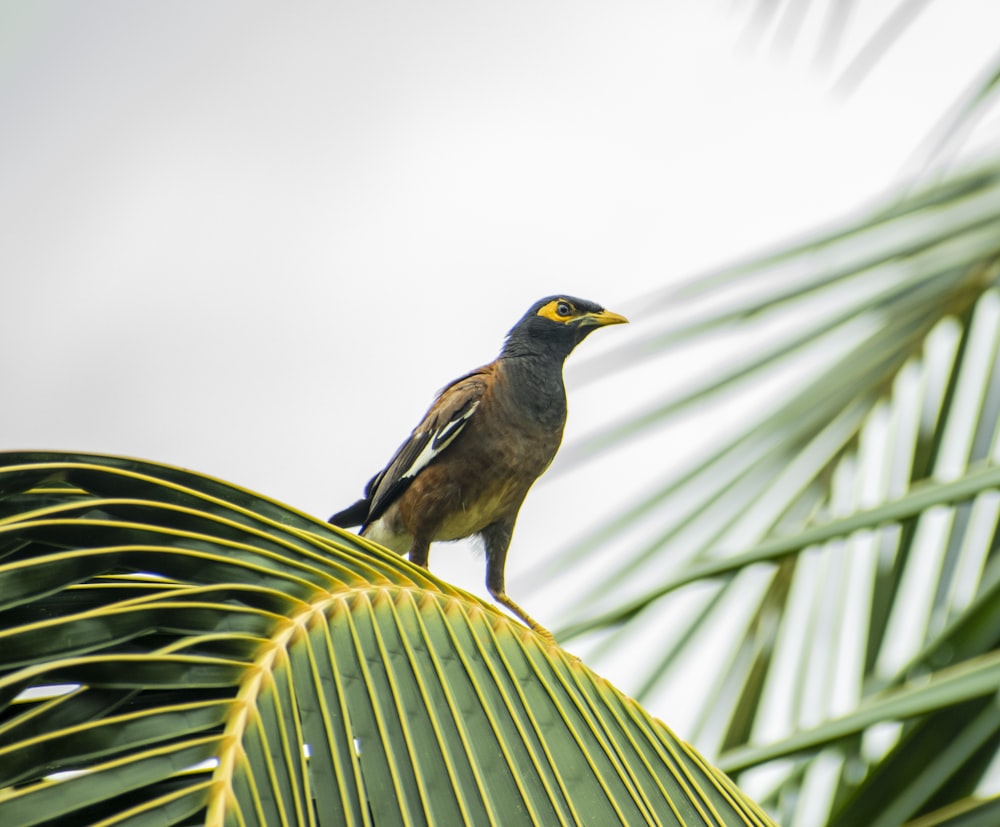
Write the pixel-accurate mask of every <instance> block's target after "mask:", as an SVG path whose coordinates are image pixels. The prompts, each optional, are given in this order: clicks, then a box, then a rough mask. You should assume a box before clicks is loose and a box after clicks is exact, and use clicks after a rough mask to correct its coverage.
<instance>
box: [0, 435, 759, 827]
mask: <svg viewBox="0 0 1000 827" xmlns="http://www.w3.org/2000/svg"><path fill="white" fill-rule="evenodd" d="M0 515H2V516H0V653H2V654H0V709H2V712H0V823H3V824H4V825H30V824H42V823H44V824H83V823H86V824H109V825H110V824H129V825H147V824H148V825H152V824H156V825H165V824H194V823H206V824H212V825H222V824H267V825H281V824H289V825H306V824H317V825H322V824H338V825H339V824H402V823H405V824H485V823H503V824H526V825H527V824H595V825H597V824H610V823H643V824H645V823H650V824H706V825H709V824H711V825H729V824H740V825H747V824H752V825H765V824H770V823H771V822H770V821H769V820H768V818H767V817H766V816H765V815H764V814H763V812H762V811H761V810H760V809H759V808H757V807H756V806H755V805H754V804H753V803H751V802H750V801H749V800H748V799H746V798H745V797H744V796H743V795H742V794H741V793H740V792H739V791H738V790H737V789H736V788H735V787H734V786H733V785H732V783H731V782H730V781H729V780H728V779H727V778H726V777H725V776H724V775H722V774H721V773H720V772H718V771H717V770H715V769H713V768H712V767H711V766H709V765H708V764H707V763H706V762H704V761H703V759H701V758H700V756H698V755H697V753H695V752H694V751H693V750H691V749H690V747H688V746H687V745H685V744H684V743H683V742H681V741H679V740H678V739H676V738H675V737H674V736H673V735H671V733H670V731H669V730H668V729H667V728H666V727H665V726H664V725H663V724H661V723H660V722H659V721H657V720H655V719H653V718H651V717H650V716H649V715H648V714H646V713H645V712H644V711H643V710H642V709H641V708H640V707H639V706H638V705H637V704H636V703H635V702H633V701H631V700H629V699H628V698H626V697H625V696H623V695H622V694H621V693H620V692H618V691H617V690H616V689H614V688H613V687H611V686H610V685H609V684H608V683H607V682H606V681H604V680H602V679H600V678H599V677H597V676H596V675H595V674H594V673H592V672H591V671H590V670H589V669H587V668H586V667H585V666H584V665H583V664H582V663H580V661H579V660H577V659H576V658H573V657H571V656H569V655H568V654H566V653H565V652H563V651H562V650H560V649H558V648H557V647H548V648H546V646H545V645H543V643H542V642H540V640H539V639H538V638H537V637H536V636H535V635H534V634H533V633H531V632H529V631H528V630H526V629H524V628H523V627H521V626H519V625H518V624H516V623H514V622H513V621H512V620H510V619H509V618H507V617H506V616H504V615H502V614H500V613H499V612H497V611H496V610H495V609H494V608H493V607H491V606H488V605H486V604H484V603H482V602H481V601H479V600H478V599H476V598H474V597H472V596H470V595H468V594H465V593H463V592H461V591H459V590H457V589H454V588H451V587H449V586H447V585H446V584H444V583H441V582H440V581H438V580H436V579H435V578H433V577H432V576H430V575H429V574H428V573H427V572H425V571H424V570H422V569H420V568H418V567H414V566H412V565H410V564H409V563H408V562H406V561H405V560H402V559H401V558H399V557H397V556H396V555H394V554H391V553H390V552H388V551H386V550H383V549H380V548H378V547H375V546H372V545H370V544H369V543H367V542H366V541H364V540H361V539H359V538H357V537H354V536H352V535H349V534H346V533H344V532H341V531H339V530H337V529H334V528H332V527H330V526H328V525H326V524H325V523H321V522H318V521H316V520H314V519H312V518H310V517H308V516H306V515H303V514H300V513H297V512H295V511H293V510H291V509H289V508H286V507H284V506H282V505H280V504H278V503H275V502H272V501H269V500H267V499H265V498H263V497H260V496H258V495H255V494H252V493H250V492H248V491H244V490H241V489H239V488H236V487H233V486H230V485H228V484H226V483H222V482H219V481H216V480H212V479H209V478H206V477H203V476H200V475H198V474H194V473H192V472H188V471H183V470H180V469H176V468H169V467H166V466H162V465H156V464H152V463H147V462H140V461H137V460H127V459H122V458H117V457H103V456H95V455H67V454H39V453H21V454H18V453H8V454H2V455H0Z"/></svg>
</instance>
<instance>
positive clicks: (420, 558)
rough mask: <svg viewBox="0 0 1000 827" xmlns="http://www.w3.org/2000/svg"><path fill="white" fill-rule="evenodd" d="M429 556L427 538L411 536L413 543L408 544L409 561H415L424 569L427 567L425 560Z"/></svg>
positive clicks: (429, 545)
mask: <svg viewBox="0 0 1000 827" xmlns="http://www.w3.org/2000/svg"><path fill="white" fill-rule="evenodd" d="M430 556H431V544H430V542H429V541H427V540H418V539H417V538H416V537H414V538H413V543H412V545H411V546H410V562H411V563H415V564H416V565H418V566H423V567H424V568H425V569H426V568H428V565H427V560H428V558H429V557H430Z"/></svg>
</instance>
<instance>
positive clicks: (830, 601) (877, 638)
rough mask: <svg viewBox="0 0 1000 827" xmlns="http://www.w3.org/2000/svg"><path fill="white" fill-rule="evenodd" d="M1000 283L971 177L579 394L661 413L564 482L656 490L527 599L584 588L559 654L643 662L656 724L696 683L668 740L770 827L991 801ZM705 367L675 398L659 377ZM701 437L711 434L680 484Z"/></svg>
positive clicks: (628, 355)
mask: <svg viewBox="0 0 1000 827" xmlns="http://www.w3.org/2000/svg"><path fill="white" fill-rule="evenodd" d="M998 262H1000V163H998V160H997V159H996V158H987V159H984V160H982V161H980V162H979V163H978V165H976V166H973V167H970V168H968V169H966V170H964V171H960V172H958V173H956V174H954V175H953V176H950V177H947V178H943V179H942V180H940V181H937V182H935V183H933V184H931V185H929V186H926V187H924V188H923V189H911V190H910V191H908V192H906V193H905V194H903V195H898V196H896V197H894V198H893V199H892V200H890V201H889V202H888V203H887V204H885V205H883V206H882V207H880V208H878V209H877V210H874V211H872V212H870V213H869V214H868V215H867V216H865V217H864V218H863V219H861V220H855V221H852V222H850V223H847V224H845V225H844V226H841V227H838V228H835V229H833V230H832V231H830V232H827V233H826V234H824V235H820V236H817V237H814V238H812V239H810V240H808V241H807V242H804V243H800V244H797V245H794V246H791V247H789V248H787V249H785V250H782V251H779V252H777V253H774V254H771V255H767V256H764V257H761V258H759V259H757V260H755V261H752V262H748V263H746V264H743V265H740V266H737V267H734V268H731V269H729V270H727V271H723V272H720V273H717V274H714V275H712V276H709V277H705V278H702V279H699V280H696V281H694V282H691V283H689V284H686V285H683V286H682V287H681V288H679V289H675V290H671V291H667V292H663V293H659V294H655V295H653V296H650V297H647V300H646V301H645V302H644V306H646V307H647V308H650V312H649V314H648V315H647V318H646V320H645V328H644V329H643V328H642V327H641V325H642V323H643V320H642V319H641V318H640V317H639V316H638V315H637V317H636V320H635V321H636V322H637V323H638V324H636V327H638V328H639V329H638V330H636V331H635V334H636V338H635V339H633V340H632V341H631V342H628V343H625V344H623V345H622V346H621V347H620V349H619V350H618V351H617V352H616V351H611V352H609V353H608V354H605V356H603V357H602V358H601V361H600V362H596V361H595V362H593V363H591V365H590V366H589V367H588V368H587V369H585V370H584V371H583V372H584V374H585V376H586V377H595V376H598V375H605V374H607V373H609V372H610V371H609V368H612V367H617V370H618V371H622V370H623V369H624V368H625V367H626V366H627V367H634V366H636V365H642V369H643V371H645V372H646V374H647V378H646V384H647V386H648V385H655V384H656V383H657V380H656V379H655V378H654V377H661V380H662V384H663V386H664V387H668V388H669V389H668V390H667V392H666V393H665V394H664V395H663V396H661V397H660V398H659V399H658V400H655V401H654V403H653V404H648V403H646V405H645V407H637V408H636V409H635V410H633V411H628V412H626V413H625V414H623V415H621V417H620V418H619V419H618V420H617V421H614V422H611V423H608V424H607V425H606V426H605V427H603V428H602V429H601V430H599V431H597V432H595V433H593V434H591V435H590V436H588V437H585V438H584V439H583V440H581V441H580V442H578V443H577V444H575V445H572V446H568V451H567V453H568V454H569V457H568V462H567V463H565V465H566V466H567V467H569V466H571V465H572V464H574V463H575V462H582V461H585V460H591V459H594V458H598V457H600V456H601V455H602V454H603V453H604V452H606V451H609V450H612V449H618V448H620V447H624V446H627V445H628V444H629V443H631V442H633V441H640V440H641V441H642V442H643V452H644V456H646V457H654V456H656V455H657V454H659V455H660V456H662V458H663V460H662V465H663V467H664V473H665V476H664V478H663V479H662V480H661V481H660V483H659V484H658V485H656V486H652V487H650V488H648V489H647V490H646V491H645V492H644V493H643V496H642V497H640V498H638V500H637V501H636V502H635V503H634V504H633V505H631V506H630V508H629V510H628V511H627V512H625V513H622V514H618V515H612V516H611V517H609V518H607V520H606V521H605V522H603V523H600V524H597V525H595V526H590V527H588V528H587V531H586V533H585V535H584V536H583V537H581V538H580V539H579V541H577V542H575V543H571V544H569V545H567V547H565V548H564V549H563V550H562V551H561V552H560V553H557V554H555V555H553V556H552V557H551V558H550V559H549V560H548V561H546V563H545V564H543V567H542V568H541V569H540V570H539V572H538V573H536V575H535V577H534V578H533V579H535V580H537V581H538V582H545V581H546V579H547V578H549V577H551V576H553V575H554V573H555V572H557V571H560V570H564V569H565V568H567V567H571V566H573V567H581V568H585V569H588V570H594V571H598V572H600V574H599V575H598V576H597V577H595V579H594V581H593V586H592V588H591V590H590V591H589V592H587V593H585V594H583V595H578V596H576V597H575V599H574V601H573V604H572V606H571V607H569V608H568V610H567V613H566V615H565V617H564V624H563V627H562V628H561V629H558V628H557V630H556V634H557V637H559V638H560V639H561V640H565V639H567V638H573V639H574V646H577V647H578V648H579V649H580V650H581V651H583V652H585V653H587V654H586V655H585V657H587V659H588V662H591V663H596V664H601V665H603V666H604V668H607V669H611V668H613V660H614V659H616V658H621V657H622V656H623V655H622V653H623V652H626V653H627V652H640V651H641V652H643V653H644V654H645V657H644V658H643V660H642V663H643V667H642V669H641V671H640V673H639V674H638V675H636V676H635V677H634V678H631V681H632V683H631V684H629V685H627V689H628V690H629V691H630V692H633V693H635V694H636V696H637V697H638V698H639V699H640V700H642V701H643V702H644V703H645V704H647V705H648V706H650V707H652V708H671V709H676V708H677V700H676V699H678V698H681V697H683V696H684V694H685V693H684V689H685V687H688V686H690V682H691V670H692V664H695V663H697V674H698V690H697V693H696V696H697V697H696V698H695V699H694V700H693V701H691V703H692V704H693V705H694V707H695V711H694V713H693V714H691V715H687V714H685V715H683V716H682V722H681V723H679V724H678V725H679V726H681V727H682V728H683V731H684V733H685V735H687V736H688V737H690V738H691V739H692V740H693V741H694V743H695V744H696V745H698V747H699V748H700V749H702V750H703V751H704V752H706V754H708V755H711V756H715V757H716V760H717V761H718V763H719V765H720V766H722V767H723V768H725V769H727V770H729V771H732V772H734V773H740V775H739V776H738V777H739V778H740V780H741V783H743V784H744V785H746V786H747V789H749V790H752V791H753V792H754V794H755V795H757V797H758V798H759V799H760V800H762V801H763V802H764V803H765V805H766V806H768V807H769V808H770V809H771V810H772V811H773V812H774V813H777V817H778V820H779V821H780V822H781V823H783V824H786V825H795V824H836V825H845V827H846V825H856V824H865V825H872V824H885V825H898V824H901V823H903V822H905V821H907V820H909V819H914V818H918V817H930V814H931V813H945V812H951V810H950V809H949V808H950V807H953V806H957V804H956V803H957V802H963V801H965V800H966V798H967V797H969V796H972V795H974V794H976V793H983V792H986V793H992V792H996V791H997V790H998V789H1000V786H998V783H997V781H996V770H995V767H996V766H997V762H998V761H1000V717H998V716H996V715H995V714H994V712H993V710H994V708H995V706H994V705H995V701H994V696H996V695H997V693H998V691H1000V673H998V672H997V671H996V669H995V648H996V647H997V646H998V645H1000V615H998V610H997V609H996V608H995V605H996V593H997V589H998V585H997V584H998V583H1000V577H998V573H1000V569H998V568H997V566H998V559H1000V558H998V556H997V555H996V553H995V550H996V548H997V546H998V541H997V537H998V536H1000V535H998V531H997V529H998V521H1000V495H998V493H997V491H998V489H1000V465H998V461H1000V448H998V447H997V446H998V445H1000V429H998V420H1000V332H998V331H1000V283H998V282H1000V278H998V274H1000V265H998ZM699 348H701V350H699ZM727 348H729V350H726V349H727ZM715 350H718V351H720V352H722V353H723V358H715V359H714V360H709V359H708V358H707V357H704V358H705V363H706V364H707V365H709V367H707V368H706V369H705V370H702V371H699V372H698V373H697V374H695V375H694V378H693V379H692V380H690V381H688V382H686V383H678V382H674V383H673V384H672V386H671V382H670V374H669V370H670V368H669V365H670V362H669V358H668V357H670V356H671V355H675V354H676V357H675V358H680V359H683V360H691V359H695V360H697V359H699V358H703V357H701V356H699V354H702V353H712V352H713V351H715ZM692 354H693V355H692ZM665 366H666V367H665ZM614 378H615V377H609V380H610V381H614ZM761 388H767V393H766V395H765V396H764V398H761V397H762V394H761V392H760V389H761ZM623 396H624V394H623ZM692 411H697V413H698V416H699V417H703V418H704V419H705V421H709V422H712V423H713V428H714V430H713V432H712V435H711V438H710V439H706V440H703V445H702V447H701V448H700V449H699V450H698V451H696V452H691V453H690V454H689V455H688V456H686V457H685V458H684V459H683V460H681V461H678V460H676V459H675V458H674V455H675V453H676V452H677V451H676V447H675V445H676V442H672V440H676V439H677V438H676V437H675V436H673V434H674V433H677V432H678V431H677V430H676V429H679V428H680V427H681V426H682V425H683V424H684V422H685V418H686V417H687V418H688V419H690V416H691V412H692ZM716 411H720V412H721V411H724V412H726V413H727V415H725V416H720V415H717V414H716ZM685 433H686V432H685ZM687 694H688V695H690V694H691V693H687ZM668 705H669V706H668ZM921 761H922V762H923V763H921ZM762 768H763V769H766V770H767V773H763V772H761V771H760V770H761V769H762ZM918 768H919V770H920V771H919V772H918V771H917V769H918ZM743 773H746V774H743ZM991 779H992V780H991ZM970 800H971V799H970ZM963 812H964V810H963ZM963 817H964V816H963ZM970 817H971V816H970ZM934 823H937V822H934ZM941 823H945V822H941ZM959 823H960V822H959ZM970 823H971V822H970Z"/></svg>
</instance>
